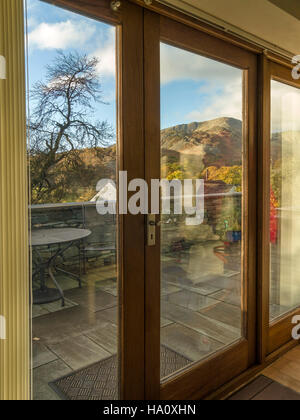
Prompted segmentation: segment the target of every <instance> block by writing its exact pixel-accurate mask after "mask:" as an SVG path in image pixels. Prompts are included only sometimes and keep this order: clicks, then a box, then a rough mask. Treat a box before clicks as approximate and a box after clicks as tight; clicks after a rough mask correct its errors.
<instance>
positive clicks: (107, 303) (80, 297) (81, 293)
mask: <svg viewBox="0 0 300 420" xmlns="http://www.w3.org/2000/svg"><path fill="white" fill-rule="evenodd" d="M66 297H67V298H68V299H71V300H72V301H73V302H76V303H77V304H79V305H81V306H85V307H86V308H87V309H88V310H89V311H91V312H97V311H101V310H102V309H107V308H111V307H112V306H115V305H116V304H117V299H116V297H115V296H112V295H111V294H110V293H107V292H104V291H102V290H95V289H94V288H89V287H86V288H84V289H76V290H75V289H74V290H69V291H67V292H66Z"/></svg>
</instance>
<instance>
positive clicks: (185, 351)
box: [161, 43, 246, 378]
mask: <svg viewBox="0 0 300 420" xmlns="http://www.w3.org/2000/svg"><path fill="white" fill-rule="evenodd" d="M243 80H244V71H243V70H240V69H238V68H235V67H231V66H229V65H225V64H222V63H220V62H217V61H214V60H211V59H208V58H205V57H202V56H200V55H197V54H194V53H191V52H188V51H185V50H182V49H179V48H175V47H173V46H170V45H167V44H164V43H162V44H161V178H162V179H165V180H167V181H170V182H173V184H172V187H171V188H170V190H163V193H162V205H161V207H162V213H163V214H162V217H161V308H162V319H161V377H162V378H165V377H167V376H168V375H170V374H173V373H175V372H178V371H179V370H182V369H185V368H187V367H189V366H190V365H191V364H193V363H195V362H199V361H200V360H202V359H204V358H207V357H208V356H210V355H212V354H214V353H216V352H218V351H221V350H224V349H225V348H226V347H228V346H229V345H232V344H233V343H235V342H237V341H239V340H240V339H242V338H243V337H245V336H246V331H245V330H244V325H245V323H244V321H245V320H244V314H245V308H244V307H243V301H244V293H243V290H244V287H243V263H244V261H243V258H242V254H243V253H242V249H243V242H244V231H243V200H244V185H243V174H244V162H243V144H244V136H243V126H244V124H243V122H244V121H243V119H244V106H243V102H244V97H243V90H244V84H243ZM187 180H191V181H188V182H192V184H193V189H189V188H188V182H186V181H187ZM192 180H193V181H192ZM196 180H197V184H196ZM192 184H190V185H192ZM196 185H197V189H196ZM169 186H170V184H169ZM173 191H175V192H174V194H173ZM194 207H196V208H197V210H195V208H194ZM193 208H194V209H193Z"/></svg>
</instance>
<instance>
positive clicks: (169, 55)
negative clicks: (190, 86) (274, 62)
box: [161, 44, 242, 85]
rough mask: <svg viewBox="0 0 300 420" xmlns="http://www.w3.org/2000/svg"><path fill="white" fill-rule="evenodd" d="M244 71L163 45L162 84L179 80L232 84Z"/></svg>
mask: <svg viewBox="0 0 300 420" xmlns="http://www.w3.org/2000/svg"><path fill="white" fill-rule="evenodd" d="M241 73H242V71H241V70H240V69H237V68H235V67H232V66H229V65H227V64H223V63H220V62H217V61H215V60H211V59H209V58H206V57H203V56H201V55H198V54H194V53H191V52H189V51H186V50H183V49H180V48H176V47H172V46H170V45H166V44H161V82H162V83H163V84H165V83H170V82H175V81H178V80H192V81H205V82H208V81H209V82H211V83H213V84H221V85H222V84H223V85H224V84H226V83H228V82H229V83H230V82H232V81H234V80H236V79H237V77H240V75H241Z"/></svg>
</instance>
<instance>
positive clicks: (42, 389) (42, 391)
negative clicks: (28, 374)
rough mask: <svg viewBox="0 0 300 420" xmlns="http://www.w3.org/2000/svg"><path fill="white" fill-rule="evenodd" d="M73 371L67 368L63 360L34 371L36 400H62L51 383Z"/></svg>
mask: <svg viewBox="0 0 300 420" xmlns="http://www.w3.org/2000/svg"><path fill="white" fill-rule="evenodd" d="M71 372H72V369H71V368H70V367H69V366H67V365H66V364H65V363H64V362H63V361H62V360H59V359H58V360H55V361H54V362H51V363H48V364H46V365H43V366H41V367H38V368H36V369H34V370H33V395H34V399H35V400H43V401H44V400H49V401H55V400H60V398H59V396H58V395H57V394H56V392H54V391H53V390H52V389H51V388H50V386H49V385H48V384H49V382H51V381H54V380H56V379H58V378H61V377H62V376H64V375H67V374H68V373H71Z"/></svg>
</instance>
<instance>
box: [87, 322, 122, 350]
mask: <svg viewBox="0 0 300 420" xmlns="http://www.w3.org/2000/svg"><path fill="white" fill-rule="evenodd" d="M85 336H86V337H88V338H89V339H91V340H92V341H93V342H94V343H96V344H98V345H100V346H101V347H103V348H104V349H105V350H107V351H108V352H109V353H111V354H116V353H117V351H118V336H119V331H118V328H117V326H116V325H114V324H112V323H111V322H109V321H107V323H106V324H105V323H102V325H101V327H98V328H94V329H92V330H90V331H89V332H87V333H86V334H85Z"/></svg>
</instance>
